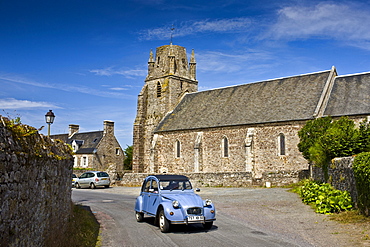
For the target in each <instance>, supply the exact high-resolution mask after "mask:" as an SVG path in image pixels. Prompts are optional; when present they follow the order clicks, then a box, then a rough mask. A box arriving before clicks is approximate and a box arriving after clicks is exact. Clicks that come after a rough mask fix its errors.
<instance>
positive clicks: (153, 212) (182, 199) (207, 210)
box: [135, 175, 216, 232]
mask: <svg viewBox="0 0 370 247" xmlns="http://www.w3.org/2000/svg"><path fill="white" fill-rule="evenodd" d="M135 214H136V220H137V221H138V222H141V221H143V220H144V215H148V216H153V217H155V224H156V225H159V228H160V230H161V232H169V231H170V226H171V224H186V225H187V224H193V223H201V224H203V227H204V228H205V229H210V228H211V227H212V225H213V221H215V220H216V209H215V207H214V205H213V203H212V201H211V200H208V199H206V200H202V198H201V197H200V196H199V195H197V194H195V193H194V190H193V188H192V186H191V183H190V181H189V179H188V178H187V177H186V176H182V175H153V176H148V177H146V178H145V180H144V182H143V186H142V187H141V192H140V196H139V197H137V199H136V204H135Z"/></svg>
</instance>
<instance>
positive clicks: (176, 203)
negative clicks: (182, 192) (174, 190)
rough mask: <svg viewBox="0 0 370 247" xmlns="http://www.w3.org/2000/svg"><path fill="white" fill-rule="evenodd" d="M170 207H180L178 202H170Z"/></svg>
mask: <svg viewBox="0 0 370 247" xmlns="http://www.w3.org/2000/svg"><path fill="white" fill-rule="evenodd" d="M172 206H173V207H174V208H178V207H179V206H180V203H179V201H176V200H174V201H172Z"/></svg>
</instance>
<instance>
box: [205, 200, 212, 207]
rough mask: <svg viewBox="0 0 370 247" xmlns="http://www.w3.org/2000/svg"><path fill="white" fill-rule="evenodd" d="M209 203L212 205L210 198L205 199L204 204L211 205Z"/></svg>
mask: <svg viewBox="0 0 370 247" xmlns="http://www.w3.org/2000/svg"><path fill="white" fill-rule="evenodd" d="M211 205H212V201H211V200H210V199H206V201H205V203H204V206H211Z"/></svg>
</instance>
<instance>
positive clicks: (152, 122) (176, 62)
mask: <svg viewBox="0 0 370 247" xmlns="http://www.w3.org/2000/svg"><path fill="white" fill-rule="evenodd" d="M197 91H198V81H197V80H196V61H195V55H194V50H192V53H191V55H190V62H188V58H187V54H186V49H185V47H182V46H178V45H173V44H172V43H171V44H170V45H164V46H160V47H158V48H157V49H156V53H155V55H154V54H153V52H152V51H150V54H149V61H148V75H147V77H146V79H145V84H144V86H143V88H142V90H141V92H140V94H139V95H138V103H137V115H136V119H135V122H134V139H133V167H132V169H133V172H135V173H141V172H158V171H157V170H156V168H155V165H154V166H153V164H152V165H149V163H153V160H150V155H151V152H152V151H153V150H152V149H153V148H154V145H155V144H153V142H155V138H154V135H153V131H154V129H155V128H156V127H157V126H158V124H159V122H160V121H161V120H162V119H163V118H164V117H165V116H166V114H167V113H168V112H170V111H172V110H173V109H174V108H175V107H176V105H177V104H178V103H179V101H180V100H181V98H182V96H183V95H184V94H185V93H192V92H197Z"/></svg>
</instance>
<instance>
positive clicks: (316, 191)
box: [298, 180, 352, 214]
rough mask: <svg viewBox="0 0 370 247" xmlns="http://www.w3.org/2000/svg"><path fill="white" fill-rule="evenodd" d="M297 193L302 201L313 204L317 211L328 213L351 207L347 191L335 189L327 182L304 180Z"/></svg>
mask: <svg viewBox="0 0 370 247" xmlns="http://www.w3.org/2000/svg"><path fill="white" fill-rule="evenodd" d="M298 194H299V195H300V197H301V198H302V201H303V202H304V203H306V204H311V205H313V206H314V207H315V209H316V210H315V211H316V212H317V213H321V214H330V213H337V212H340V211H345V210H349V209H351V208H352V200H351V196H350V195H349V193H348V191H340V190H336V189H334V188H333V186H331V185H330V184H327V183H322V184H321V183H318V182H315V181H312V180H304V181H303V183H302V185H301V187H300V188H299V189H298Z"/></svg>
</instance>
